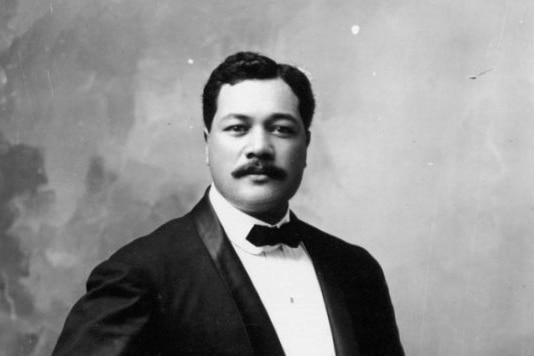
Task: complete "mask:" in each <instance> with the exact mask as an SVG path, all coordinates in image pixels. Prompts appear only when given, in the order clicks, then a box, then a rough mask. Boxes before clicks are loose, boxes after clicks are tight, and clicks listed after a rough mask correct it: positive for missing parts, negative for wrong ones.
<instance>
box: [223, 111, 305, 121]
mask: <svg viewBox="0 0 534 356" xmlns="http://www.w3.org/2000/svg"><path fill="white" fill-rule="evenodd" d="M230 119H238V120H244V121H248V120H252V117H250V116H248V115H245V114H228V115H225V116H223V117H222V118H221V121H225V120H230ZM267 120H269V121H275V120H289V121H294V122H297V123H298V122H299V119H298V118H296V117H295V116H293V115H291V114H286V113H274V114H272V115H270V116H269V117H268V118H267Z"/></svg>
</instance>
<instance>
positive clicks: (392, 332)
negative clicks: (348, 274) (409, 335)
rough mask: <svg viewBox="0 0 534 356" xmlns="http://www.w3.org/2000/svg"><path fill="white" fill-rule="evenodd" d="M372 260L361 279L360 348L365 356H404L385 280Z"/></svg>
mask: <svg viewBox="0 0 534 356" xmlns="http://www.w3.org/2000/svg"><path fill="white" fill-rule="evenodd" d="M371 258H372V257H371ZM372 261H373V263H372V267H371V268H370V269H368V270H367V273H366V278H365V279H366V283H365V285H366V286H367V288H365V291H364V299H365V301H366V303H365V305H366V307H365V310H364V312H363V317H364V319H365V320H364V323H363V325H364V327H363V330H362V332H363V333H364V334H365V337H364V342H363V345H362V349H363V350H364V354H365V355H373V356H374V355H377V356H378V355H380V356H404V351H403V348H402V345H401V341H400V335H399V330H398V327H397V322H396V320H395V312H394V310H393V304H392V302H391V297H390V294H389V289H388V286H387V283H386V278H385V276H384V273H383V271H382V268H381V267H380V265H379V264H378V262H377V261H376V260H374V258H373V259H372Z"/></svg>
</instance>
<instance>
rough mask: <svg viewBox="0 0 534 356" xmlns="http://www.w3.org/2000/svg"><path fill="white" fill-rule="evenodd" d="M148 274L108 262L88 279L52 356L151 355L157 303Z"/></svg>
mask: <svg viewBox="0 0 534 356" xmlns="http://www.w3.org/2000/svg"><path fill="white" fill-rule="evenodd" d="M148 281H149V278H148V277H147V276H146V273H142V271H141V270H139V269H136V268H134V267H132V266H129V265H126V264H123V263H120V262H116V261H112V260H108V261H105V262H103V263H102V264H100V265H99V266H97V267H96V268H95V269H94V270H93V272H92V273H91V275H90V277H89V279H88V281H87V293H86V294H85V295H84V296H83V297H82V298H81V299H80V300H79V301H78V302H77V303H76V304H75V305H74V307H73V308H72V310H71V312H70V314H69V316H68V317H67V320H66V322H65V326H64V328H63V331H62V333H61V335H60V337H59V340H58V342H57V344H56V347H55V349H54V351H53V353H52V355H53V356H63V355H80V356H84V355H91V356H100V355H106V356H114V355H147V354H156V353H157V352H155V350H153V347H154V346H153V345H155V344H156V343H155V342H154V341H155V340H154V338H153V337H151V336H150V335H148V334H147V333H148V331H147V330H148V329H151V328H147V327H146V326H147V324H148V323H150V319H151V318H150V317H151V313H152V310H151V309H152V308H153V303H152V301H151V299H152V296H151V292H150V288H149V282H148Z"/></svg>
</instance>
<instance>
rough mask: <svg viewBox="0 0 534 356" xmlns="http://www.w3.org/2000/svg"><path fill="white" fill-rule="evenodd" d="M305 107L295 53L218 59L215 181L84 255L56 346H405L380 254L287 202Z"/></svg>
mask: <svg viewBox="0 0 534 356" xmlns="http://www.w3.org/2000/svg"><path fill="white" fill-rule="evenodd" d="M314 107H315V102H314V98H313V94H312V90H311V85H310V83H309V81H308V79H307V78H306V76H305V75H304V74H303V73H302V72H301V71H300V70H298V69H297V68H295V67H292V66H289V65H284V64H277V63H276V62H274V61H273V60H271V59H269V58H267V57H265V56H262V55H259V54H255V53H250V52H240V53H237V54H235V55H232V56H230V57H228V58H227V59H226V60H225V61H224V62H223V63H222V64H221V65H219V66H218V67H217V68H216V69H215V70H214V72H213V73H212V74H211V77H210V78H209V80H208V82H207V84H206V86H205V88H204V94H203V115H204V123H205V131H204V136H205V140H206V161H207V164H208V166H209V168H210V172H211V176H212V178H213V184H212V185H211V186H210V188H209V189H208V191H207V192H206V194H205V196H204V197H203V199H202V200H201V201H200V202H199V203H198V204H197V205H196V206H195V207H194V209H193V210H192V211H191V212H190V213H189V214H187V215H185V216H184V217H181V218H178V219H175V220H172V221H170V222H168V223H167V224H165V225H163V226H162V227H160V228H159V229H157V230H156V231H154V232H153V233H151V234H149V235H148V236H145V237H142V238H139V239H137V240H135V241H134V242H132V243H130V244H129V245H127V246H125V247H123V248H122V249H120V250H119V251H118V252H116V253H115V254H114V255H113V256H111V257H110V258H109V259H108V260H107V261H105V262H103V263H102V264H100V265H99V266H98V267H96V268H95V270H94V271H93V272H92V274H91V276H90V278H89V280H88V282H87V294H86V295H85V296H84V297H83V298H82V299H81V300H80V301H79V302H78V303H77V304H76V305H75V306H74V308H73V310H72V311H71V313H70V315H69V317H68V318H67V321H66V323H65V327H64V330H63V332H62V334H61V336H60V338H59V341H58V344H57V346H56V349H55V351H54V355H266V356H267V355H269V356H272V355H284V354H285V355H288V356H290V355H306V356H311V355H351V356H352V355H394V356H397V355H403V350H402V346H401V344H400V340H399V334H398V330H397V326H396V322H395V317H394V313H393V307H392V304H391V301H390V297H389V293H388V289H387V286H386V282H385V279H384V275H383V273H382V270H381V268H380V266H379V265H378V263H377V262H376V261H375V260H374V259H373V258H372V257H371V256H370V255H369V254H368V253H367V252H366V251H365V250H363V249H362V248H360V247H356V246H353V245H349V244H348V243H345V242H343V241H342V240H340V239H337V238H335V237H333V236H330V235H328V234H326V233H324V232H322V231H319V230H318V229H316V228H314V227H312V226H310V225H308V224H306V223H304V222H302V221H300V220H299V219H298V218H297V217H296V216H295V215H294V214H293V213H292V212H290V211H289V209H288V201H289V199H290V198H291V197H292V196H293V195H294V194H295V193H296V191H297V189H298V187H299V185H300V182H301V179H302V174H303V172H304V168H305V167H306V154H307V147H308V144H309V143H310V132H309V127H310V124H311V120H312V115H313V111H314ZM260 226H269V227H273V226H274V227H275V229H267V228H265V227H260Z"/></svg>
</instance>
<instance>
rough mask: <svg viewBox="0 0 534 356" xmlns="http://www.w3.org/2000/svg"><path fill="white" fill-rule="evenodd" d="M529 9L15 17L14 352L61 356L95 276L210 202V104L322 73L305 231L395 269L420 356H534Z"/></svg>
mask: <svg viewBox="0 0 534 356" xmlns="http://www.w3.org/2000/svg"><path fill="white" fill-rule="evenodd" d="M533 21H534V5H533V4H532V3H531V2H529V1H527V0H490V1H484V0H474V1H469V2H465V1H458V0H456V1H445V0H435V1H427V2H416V1H408V2H406V1H404V2H399V1H392V0H380V1H364V0H359V1H349V0H342V1H338V2H336V3H335V4H333V3H332V2H328V1H322V0H314V1H305V0H291V1H281V0H272V1H256V0H254V1H250V0H246V1H245V0H230V1H220V0H205V1H202V2H194V1H185V0H183V1H171V0H160V1H153V2H146V1H141V0H130V1H126V0H122V1H121V0H113V1H109V0H94V1H90V2H87V1H82V0H70V1H66V0H53V1H46V2H43V1H35V0H5V1H2V2H1V3H0V350H2V351H1V352H0V354H1V355H6V356H15V355H48V354H49V353H50V352H51V349H52V348H53V346H54V343H55V341H56V339H57V336H58V334H59V332H60V330H61V327H62V325H63V322H64V319H65V317H66V315H67V313H68V310H69V309H70V307H71V306H72V304H73V303H74V302H75V301H76V300H77V299H78V298H79V297H80V296H81V295H82V293H83V291H84V283H85V280H86V278H87V276H88V274H89V272H90V270H91V269H92V268H93V267H94V266H95V265H96V264H97V263H98V262H99V261H101V260H103V259H105V258H106V257H107V256H109V255H110V254H111V253H112V252H113V251H114V250H116V249H117V248H118V247H120V246H122V245H123V244H125V243H127V242H128V241H131V240H132V239H133V238H135V237H137V236H140V235H142V234H145V233H147V232H149V231H151V230H153V229H154V228H156V227H157V226H158V225H159V224H160V223H162V222H164V221H166V220H168V219H170V218H172V217H175V216H178V215H181V214H183V213H185V212H186V211H188V209H189V208H190V207H191V206H192V204H194V203H195V202H196V200H197V199H198V198H199V197H200V196H201V195H202V194H203V191H204V189H205V187H206V186H207V184H209V173H208V170H207V169H206V167H205V165H204V147H203V144H204V143H203V139H202V120H201V107H200V93H201V91H202V86H203V84H204V82H205V81H206V79H207V77H208V75H209V72H210V71H211V70H212V69H213V67H214V66H216V65H217V64H218V63H219V62H220V61H221V60H222V59H223V58H224V57H225V56H227V55H229V54H231V53H233V52H235V51H238V50H254V51H259V52H263V53H265V54H267V55H270V56H272V57H274V58H276V59H278V60H280V61H285V62H290V63H293V64H296V65H298V66H300V67H301V68H303V69H304V70H305V71H306V72H307V73H309V75H310V76H311V78H312V81H313V86H314V88H315V92H316V96H317V100H318V111H317V114H316V117H315V119H314V120H315V121H314V124H313V127H312V144H311V147H310V155H309V162H308V167H307V172H306V173H305V175H306V176H305V180H304V183H303V186H302V188H301V191H300V192H299V194H298V195H297V197H295V199H294V201H293V202H292V206H293V208H294V210H295V211H296V213H297V214H298V215H299V216H300V217H302V218H304V219H305V220H307V221H309V222H311V223H313V224H315V225H317V226H319V227H321V228H323V229H324V230H327V231H329V232H331V233H334V234H336V235H338V236H340V237H342V238H344V239H345V240H347V241H350V242H352V243H355V244H359V245H362V246H364V247H366V248H367V249H368V250H370V251H371V252H372V253H373V254H374V255H375V256H376V257H377V258H378V259H379V260H380V261H381V263H382V265H383V267H384V269H385V272H386V275H387V278H388V281H389V284H390V289H391V294H392V298H393V301H394V304H395V307H396V313H397V319H398V323H399V327H400V329H401V337H402V340H403V343H404V345H405V348H406V351H407V354H409V355H420V356H422V355H438V356H439V355H443V356H445V355H470V356H471V355H475V356H476V355H480V356H482V355H525V356H526V355H532V353H533V352H534V322H533V321H532V320H534V302H533V299H532V296H533V295H534V272H532V271H534V259H533V258H532V256H533V255H534V236H533V228H532V227H533V226H534V158H533V157H534V141H533V140H532V138H531V137H532V136H533V135H534V120H533V119H532V117H533V113H534V100H533V98H534V67H533V66H532V61H533V59H534V45H533V44H534V41H533V36H534V26H533Z"/></svg>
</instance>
